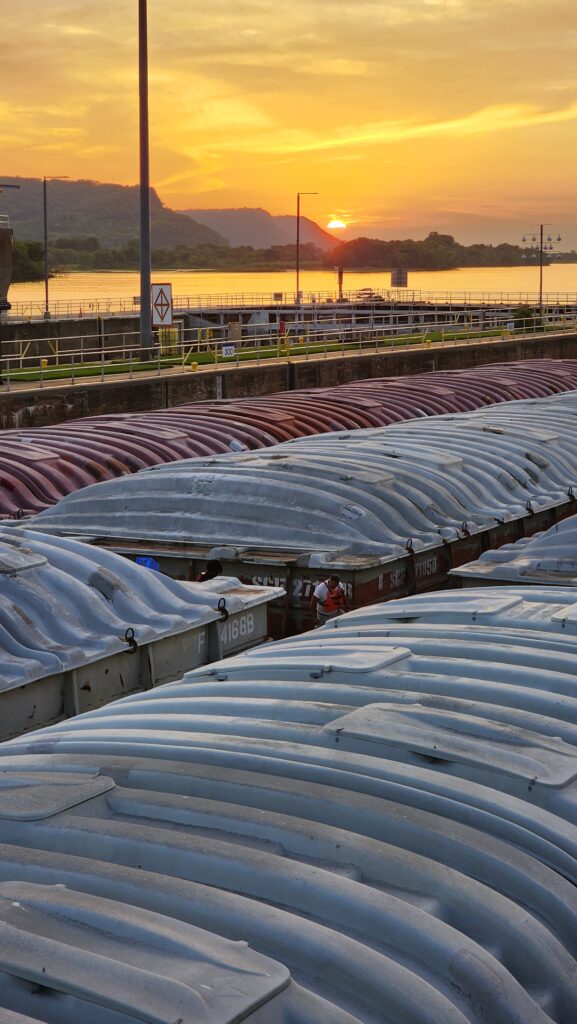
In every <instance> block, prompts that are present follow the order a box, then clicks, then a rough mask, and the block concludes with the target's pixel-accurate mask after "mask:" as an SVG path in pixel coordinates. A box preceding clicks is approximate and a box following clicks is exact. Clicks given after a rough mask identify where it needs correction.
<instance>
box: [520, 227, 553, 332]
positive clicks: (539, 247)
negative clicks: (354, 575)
mask: <svg viewBox="0 0 577 1024" xmlns="http://www.w3.org/2000/svg"><path fill="white" fill-rule="evenodd" d="M549 226H550V225H548V224H539V239H537V235H532V236H531V246H530V247H531V250H532V251H533V252H537V253H538V254H539V316H540V317H541V316H543V253H544V252H553V238H552V236H551V234H548V235H547V237H546V238H545V228H546V227H549ZM522 241H523V242H526V241H527V236H526V235H523V238H522ZM555 241H557V242H560V241H561V235H557V238H556V239H555Z"/></svg>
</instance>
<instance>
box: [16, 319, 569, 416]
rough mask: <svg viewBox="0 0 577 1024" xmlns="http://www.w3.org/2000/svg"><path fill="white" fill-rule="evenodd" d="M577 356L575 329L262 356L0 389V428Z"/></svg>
mask: <svg viewBox="0 0 577 1024" xmlns="http://www.w3.org/2000/svg"><path fill="white" fill-rule="evenodd" d="M543 358H547V359H577V334H575V333H567V334H562V335H549V336H548V337H546V338H538V339H521V338H513V339H509V340H506V341H499V342H485V343H482V344H478V345H454V346H453V345H452V346H445V347H441V346H440V345H437V346H434V347H433V348H430V349H426V348H423V349H419V350H413V351H407V352H403V351H402V350H396V351H394V352H378V353H375V354H374V355H370V354H364V355H350V354H346V355H343V356H335V357H332V358H328V359H322V358H317V357H311V358H310V359H309V360H306V361H305V360H303V361H299V362H290V363H289V362H279V363H276V362H275V363H273V362H272V361H269V362H263V363H261V364H260V365H259V366H257V365H255V364H251V365H246V364H245V365H243V366H240V367H238V368H237V367H219V369H218V370H216V371H214V370H200V371H197V372H192V371H190V370H187V371H186V372H184V373H183V372H182V371H179V372H176V373H174V374H173V375H171V376H163V377H154V376H153V377H146V378H142V377H141V378H134V379H133V380H118V381H107V382H106V383H104V384H101V383H97V382H95V383H93V384H86V382H83V383H82V384H81V385H79V384H75V385H71V384H67V385H66V386H59V387H44V388H35V389H34V390H29V391H22V390H17V391H12V392H9V393H4V394H2V395H0V427H1V428H3V429H5V428H9V427H36V426H43V425H46V424H50V423H61V422H63V421H64V420H70V419H77V418H79V417H81V416H97V415H101V414H104V413H116V412H139V411H143V410H146V409H164V408H169V407H170V406H174V405H183V404H185V403H187V402H200V401H203V400H206V399H215V398H246V397H250V396H252V395H266V394H272V393H273V392H275V391H289V390H293V389H295V388H311V387H332V386H334V385H336V384H345V383H347V382H348V381H352V380H362V379H365V378H368V377H396V376H408V375H410V374H413V373H424V372H427V371H430V370H461V369H464V368H466V367H468V366H478V365H483V364H486V363H498V362H510V361H513V360H518V359H543Z"/></svg>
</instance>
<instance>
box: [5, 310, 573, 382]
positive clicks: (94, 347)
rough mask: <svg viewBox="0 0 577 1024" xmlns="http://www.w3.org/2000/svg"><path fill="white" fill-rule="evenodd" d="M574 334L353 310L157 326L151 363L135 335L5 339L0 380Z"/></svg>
mask: <svg viewBox="0 0 577 1024" xmlns="http://www.w3.org/2000/svg"><path fill="white" fill-rule="evenodd" d="M575 330H577V311H576V312H575V314H574V315H572V316H568V315H562V316H553V315H552V314H550V313H549V314H548V315H545V316H543V317H540V316H538V315H537V316H530V317H526V318H524V319H523V320H519V319H518V320H517V321H512V320H511V318H510V314H504V315H503V314H499V313H498V312H497V311H495V310H492V311H487V312H486V313H485V315H484V317H483V318H478V319H476V320H475V319H472V318H467V319H466V320H465V321H464V320H463V318H462V316H460V317H458V318H457V317H454V318H451V317H449V316H445V317H444V318H443V319H442V320H437V321H434V322H426V319H425V315H424V314H423V313H418V314H417V313H410V312H408V311H406V310H405V311H399V310H394V311H387V312H379V311H378V310H374V309H373V310H367V311H366V312H365V313H363V312H362V311H359V309H358V308H357V309H355V310H354V311H353V312H352V315H349V316H338V315H336V311H335V315H334V316H332V317H331V318H330V320H329V319H323V318H318V317H317V318H316V319H312V318H309V319H306V320H299V321H298V323H297V322H295V323H292V324H291V323H289V324H287V325H286V329H285V330H284V331H283V332H282V333H281V332H280V331H279V329H278V327H277V326H276V325H268V324H267V325H258V324H256V325H247V326H245V327H243V328H242V334H241V337H240V338H238V339H237V338H234V339H233V338H232V337H231V336H230V331H229V328H228V326H224V327H219V326H215V327H212V328H207V327H196V328H190V329H188V330H184V329H182V324H180V325H179V326H178V327H174V328H162V329H161V330H160V331H159V332H157V333H156V334H155V336H154V342H153V348H152V360H146V361H145V362H142V361H141V359H140V340H139V333H138V331H134V332H131V333H127V332H123V333H122V334H121V335H119V336H115V335H107V334H102V333H98V334H89V333H86V334H82V335H76V336H71V337H67V338H51V337H44V338H37V339H20V340H8V339H6V338H5V339H4V341H3V354H2V359H1V360H0V377H2V379H3V381H4V384H3V388H2V389H3V390H7V391H9V390H11V389H13V388H14V387H25V388H35V387H44V386H46V384H48V383H54V384H67V383H68V384H75V383H77V382H78V381H79V380H89V379H92V380H100V381H104V380H105V379H107V378H111V377H114V376H116V377H118V376H123V375H124V376H125V377H127V378H129V379H133V378H134V377H135V376H137V375H138V374H139V373H147V374H148V375H150V374H151V373H154V374H156V375H160V374H162V373H176V372H188V371H191V370H193V371H196V370H202V368H203V367H206V368H208V369H211V368H212V369H213V368H214V367H215V366H227V365H236V366H240V364H241V362H251V361H253V362H255V363H257V364H259V363H261V362H262V361H265V360H267V359H282V360H285V359H286V360H291V359H298V358H305V359H308V358H309V357H310V356H317V357H318V356H321V357H324V358H329V357H330V356H332V355H345V354H346V353H351V352H356V351H359V352H360V351H363V350H366V351H375V350H376V351H379V350H381V349H383V350H386V349H389V350H390V349H395V348H399V347H409V346H411V347H426V348H429V347H433V346H434V345H436V344H441V345H447V344H454V345H458V344H466V345H476V344H480V343H483V342H490V341H496V340H500V339H502V338H508V337H511V336H512V335H514V336H515V337H527V336H529V337H532V336H544V337H547V335H549V334H550V333H551V332H556V333H559V331H571V332H574V331H575Z"/></svg>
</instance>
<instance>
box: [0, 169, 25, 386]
mask: <svg viewBox="0 0 577 1024" xmlns="http://www.w3.org/2000/svg"><path fill="white" fill-rule="evenodd" d="M5 188H20V185H11V184H9V183H8V182H7V181H0V192H2V190H3V189H5ZM6 220H7V226H9V225H8V218H6ZM10 238H11V236H10ZM10 244H12V242H11V241H10ZM11 277H12V267H11V266H10V278H11ZM9 284H10V281H8V285H9ZM6 290H8V289H6ZM9 309H10V303H9V302H8V298H7V297H6V298H5V297H4V296H3V295H0V384H3V383H4V378H3V376H2V373H3V370H4V364H3V362H2V317H3V316H4V315H5V313H7V311H8V310H9Z"/></svg>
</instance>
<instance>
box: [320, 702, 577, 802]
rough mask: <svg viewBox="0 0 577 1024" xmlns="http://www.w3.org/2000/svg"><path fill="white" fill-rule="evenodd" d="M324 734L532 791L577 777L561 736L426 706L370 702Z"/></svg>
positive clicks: (576, 758)
mask: <svg viewBox="0 0 577 1024" xmlns="http://www.w3.org/2000/svg"><path fill="white" fill-rule="evenodd" d="M323 732H326V733H330V734H333V735H334V736H335V738H338V739H339V741H340V740H342V739H345V738H349V739H357V740H365V741H368V742H369V743H376V744H381V745H383V746H384V747H389V748H390V747H393V748H395V747H396V748H400V749H402V750H405V751H407V752H408V753H409V754H417V755H419V754H420V755H422V756H424V757H426V758H427V759H429V758H430V762H431V764H433V765H434V764H435V762H439V763H440V762H443V761H446V762H448V763H453V764H454V763H456V764H459V765H469V766H472V767H473V768H476V769H478V770H479V772H481V773H482V772H485V771H490V772H498V773H499V774H501V775H507V776H510V777H513V778H516V779H519V780H522V781H523V782H526V783H527V785H528V786H529V788H533V786H534V785H540V786H546V787H548V788H553V789H562V788H563V787H564V786H567V785H568V784H569V783H570V782H573V781H574V780H575V778H577V754H576V752H575V748H574V747H572V746H570V745H569V744H568V743H565V742H564V741H563V740H562V739H560V738H558V737H556V736H543V735H540V734H539V733H536V732H530V731H529V730H528V729H520V728H518V727H517V726H513V725H510V724H509V723H505V722H495V721H488V720H487V719H481V718H476V717H475V716H474V715H467V714H463V713H462V712H454V711H447V710H444V709H442V710H439V709H436V708H435V709H431V708H427V707H424V706H423V705H421V704H414V705H413V706H410V707H407V705H401V704H393V703H391V704H367V705H366V706H365V707H363V708H358V709H357V710H355V711H351V712H349V714H347V715H343V716H342V717H341V718H337V719H335V720H334V721H332V722H330V723H328V724H327V725H325V726H324V727H323ZM441 767H442V765H441Z"/></svg>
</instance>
